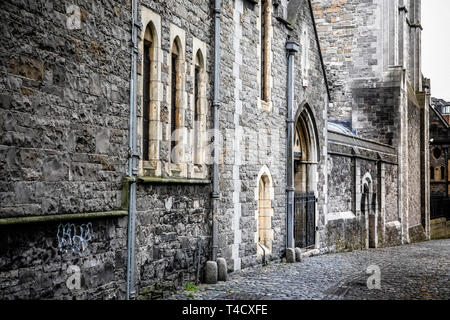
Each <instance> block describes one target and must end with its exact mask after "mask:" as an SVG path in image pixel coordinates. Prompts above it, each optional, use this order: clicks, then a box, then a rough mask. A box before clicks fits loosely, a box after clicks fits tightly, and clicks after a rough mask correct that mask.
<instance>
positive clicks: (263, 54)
mask: <svg viewBox="0 0 450 320" xmlns="http://www.w3.org/2000/svg"><path fill="white" fill-rule="evenodd" d="M265 19H266V2H265V1H264V0H262V1H261V99H262V100H264V101H265V100H266V96H265V88H266V77H265V73H266V66H265V61H266V49H265V38H266V34H265V31H266V30H265Z"/></svg>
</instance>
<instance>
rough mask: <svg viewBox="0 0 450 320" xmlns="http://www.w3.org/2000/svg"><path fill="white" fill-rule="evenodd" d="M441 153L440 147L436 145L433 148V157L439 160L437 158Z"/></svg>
mask: <svg viewBox="0 0 450 320" xmlns="http://www.w3.org/2000/svg"><path fill="white" fill-rule="evenodd" d="M441 155H442V151H441V149H439V148H438V147H436V148H434V149H433V157H434V158H435V159H436V160H439V158H440V157H441Z"/></svg>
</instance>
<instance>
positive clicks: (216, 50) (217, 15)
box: [211, 0, 221, 261]
mask: <svg viewBox="0 0 450 320" xmlns="http://www.w3.org/2000/svg"><path fill="white" fill-rule="evenodd" d="M220 5H221V4H220V0H214V101H213V109H214V110H213V114H214V124H213V126H214V159H213V192H212V215H211V217H212V230H211V231H212V247H211V261H216V259H217V222H216V215H217V208H218V200H219V197H220V193H219V132H218V131H219V71H220Z"/></svg>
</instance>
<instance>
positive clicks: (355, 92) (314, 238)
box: [0, 0, 429, 299]
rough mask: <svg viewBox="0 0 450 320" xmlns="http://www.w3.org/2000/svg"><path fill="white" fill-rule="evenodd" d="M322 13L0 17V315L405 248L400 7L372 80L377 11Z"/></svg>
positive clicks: (151, 293)
mask: <svg viewBox="0 0 450 320" xmlns="http://www.w3.org/2000/svg"><path fill="white" fill-rule="evenodd" d="M340 3H341V5H339V6H337V3H336V2H334V1H322V2H320V1H315V2H314V6H313V4H312V3H311V1H309V0H289V1H287V0H222V1H207V0H200V1H195V2H191V1H184V0H173V1H154V0H139V1H137V0H132V1H123V0H111V1H108V3H103V2H90V1H77V2H76V3H72V2H71V1H70V0H66V1H30V2H29V3H26V2H14V1H5V2H2V3H1V4H0V17H1V18H2V21H4V23H3V24H2V26H1V28H2V32H1V34H2V38H3V39H2V45H1V49H0V61H1V64H0V68H1V69H0V73H1V82H0V86H1V88H2V94H1V95H0V113H1V117H0V119H1V120H0V131H1V140H0V163H1V169H0V177H1V179H0V181H1V182H0V202H1V205H0V229H1V232H0V298H1V299H14V298H64V299H124V298H134V297H137V298H142V299H145V298H157V297H161V296H164V295H166V294H167V293H168V292H170V291H171V290H174V289H175V288H177V287H180V286H183V285H184V284H186V283H187V282H196V281H204V280H205V279H204V274H205V266H206V265H208V264H207V261H208V260H210V261H216V260H217V258H224V259H225V261H226V265H227V271H237V270H240V269H242V268H246V267H249V266H252V265H255V264H258V263H261V262H263V260H268V259H273V260H278V259H280V258H282V257H284V256H285V255H286V252H287V251H289V252H291V251H290V250H287V249H293V248H294V247H298V248H300V249H301V253H302V254H304V255H309V254H316V253H325V252H329V251H337V250H348V249H365V248H369V247H377V246H388V245H397V244H401V243H406V242H408V241H414V240H418V239H420V238H424V237H425V234H426V232H427V228H428V222H427V221H428V220H427V219H428V218H427V217H428V215H429V213H428V210H427V205H428V200H427V199H428V198H427V197H426V195H427V194H428V193H424V192H425V187H424V184H423V183H424V181H425V182H426V181H427V179H428V174H427V173H428V169H426V171H425V173H426V174H425V173H424V172H423V170H425V169H424V168H427V167H426V166H427V162H423V161H422V160H423V159H426V161H428V154H427V152H428V146H427V148H426V150H425V149H424V146H425V142H426V141H428V138H427V136H426V134H421V132H423V131H420V128H423V125H424V120H423V119H424V118H423V117H424V116H425V119H428V117H427V113H425V111H424V108H425V107H424V106H427V103H428V100H427V99H428V97H429V96H428V93H427V92H426V88H425V87H426V86H424V85H423V83H422V76H421V73H420V63H419V61H420V59H418V58H413V57H417V55H416V54H417V53H420V28H419V27H420V23H419V21H420V19H419V17H420V10H419V9H417V11H416V14H415V15H414V16H411V13H410V14H409V17H408V19H406V17H405V15H406V11H408V10H406V9H405V10H403V9H401V10H400V11H399V15H400V17H401V18H398V20H396V21H398V22H399V23H398V26H396V27H395V30H396V33H395V34H396V35H397V36H396V37H395V41H398V44H399V45H398V46H397V45H395V46H393V47H395V48H396V49H395V50H394V51H395V55H394V56H395V57H394V58H393V59H394V60H393V62H392V63H391V62H389V63H388V62H386V64H383V63H382V61H385V60H386V59H387V58H386V59H385V58H383V57H385V54H387V55H389V57H390V56H391V55H390V53H389V54H388V52H390V51H389V50H388V49H389V48H391V47H389V48H388V47H387V46H386V50H384V49H383V50H382V51H379V50H380V49H379V47H378V44H379V43H384V41H387V43H388V42H389V41H391V40H392V39H390V38H389V37H387V36H386V35H388V34H391V33H389V32H388V31H389V30H388V28H390V27H392V26H391V24H389V25H384V24H383V23H382V22H383V21H385V19H384V16H383V17H382V16H380V15H379V14H380V12H381V10H378V9H379V8H381V7H380V6H381V2H380V1H375V2H374V3H373V4H372V3H368V2H364V3H361V4H358V5H361V6H368V9H367V10H366V12H367V15H368V16H369V18H367V19H366V16H362V15H361V10H358V11H356V10H353V9H354V8H355V6H356V4H352V1H348V2H342V1H341V2H340ZM358 3H359V2H358ZM384 3H385V2H384ZM350 4H351V5H350ZM385 4H386V3H385ZM372 5H373V6H375V8H372ZM328 6H329V7H328ZM416 7H417V8H420V2H417V4H416V5H415V6H414V5H413V6H412V8H413V9H414V8H416ZM352 8H353V9H352ZM377 8H378V9H377ZM383 8H384V7H383ZM313 9H314V10H315V12H316V13H315V15H314V14H313ZM342 10H343V11H345V12H344V13H342V14H343V16H342V19H344V18H345V19H350V22H349V23H350V24H351V25H352V28H353V29H349V28H347V27H344V28H343V27H341V26H338V24H339V22H338V21H340V19H341V17H340V16H339V19H337V18H338V17H333V16H331V17H330V19H329V20H328V17H327V16H326V15H327V14H333V12H339V13H341V11H342ZM352 10H353V11H352ZM371 10H372V11H371ZM377 10H378V11H377ZM409 11H410V12H413V11H414V10H409ZM389 12H391V11H389ZM391 15H392V12H391ZM315 16H316V18H318V21H315ZM29 21H33V22H34V23H32V24H30V23H29ZM351 21H353V22H351ZM410 21H415V22H414V23H410ZM316 22H317V24H316ZM369 22H371V23H379V25H377V27H374V26H372V27H368V26H366V25H361V23H363V24H364V23H369ZM400 22H401V23H400ZM358 23H359V24H358ZM407 23H409V24H407ZM335 24H336V25H335ZM316 25H317V27H316ZM338 30H353V31H352V37H353V38H352V41H351V42H349V45H350V46H352V47H351V48H350V49H348V48H347V49H345V50H343V51H342V52H341V51H339V50H340V49H339V48H340V46H341V45H340V44H336V43H334V42H333V41H331V39H335V41H338V42H341V41H347V40H343V38H342V37H343V36H344V35H342V34H341V33H340V32H341V31H338ZM400 30H402V31H400ZM411 30H413V31H411ZM407 31H408V32H407ZM367 32H372V33H373V35H369V36H368V35H367ZM410 33H411V35H410V36H409V34H410ZM327 34H328V35H327ZM400 34H401V35H404V37H400V36H399V35H400ZM406 35H408V37H406ZM359 37H363V38H364V39H365V41H369V42H368V43H361V42H360V40H361V39H360V38H359ZM386 37H387V38H386ZM346 38H348V37H347V36H346ZM388 38H389V39H388ZM370 41H372V42H370ZM392 41H394V40H392ZM389 43H390V42H389ZM395 43H397V42H395ZM410 43H411V45H410ZM400 44H402V46H400ZM399 47H402V48H404V50H398V48H399ZM383 48H384V47H383ZM348 50H350V51H348ZM352 50H354V51H352ZM361 50H362V51H361ZM364 50H368V51H369V52H366V51H364ZM344 51H345V52H344ZM385 51H386V52H385ZM352 52H353V54H354V56H352V55H351V54H352ZM322 53H323V54H322ZM349 54H350V55H349ZM347 55H349V56H347ZM333 56H336V57H339V58H342V59H343V60H342V61H341V62H336V61H333V60H332V59H333V58H332V57H333ZM371 57H373V58H371ZM343 61H347V62H348V64H345V63H343ZM386 61H387V60H386ZM350 63H355V65H354V66H351V65H350ZM326 70H327V72H326ZM369 71H370V72H369ZM327 77H328V79H327ZM346 79H348V81H347V80H346ZM425 83H427V82H426V81H425ZM343 93H344V94H343ZM346 99H348V100H346ZM369 106H370V107H369ZM393 110H396V111H395V112H393ZM425 110H427V112H428V108H425ZM329 120H330V123H329ZM414 157H415V158H414ZM424 157H425V158H424ZM414 159H416V160H417V159H421V161H420V162H417V163H416V162H415V161H413V160H414ZM408 168H410V170H408ZM424 174H425V176H424ZM342 190H345V192H342ZM418 194H421V197H417V195H418ZM413 195H415V196H413ZM298 252H299V251H297V254H298ZM216 277H217V276H216Z"/></svg>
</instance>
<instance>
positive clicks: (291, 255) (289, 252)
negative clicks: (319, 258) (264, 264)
mask: <svg viewBox="0 0 450 320" xmlns="http://www.w3.org/2000/svg"><path fill="white" fill-rule="evenodd" d="M286 262H287V263H295V250H294V249H292V248H287V249H286Z"/></svg>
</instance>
